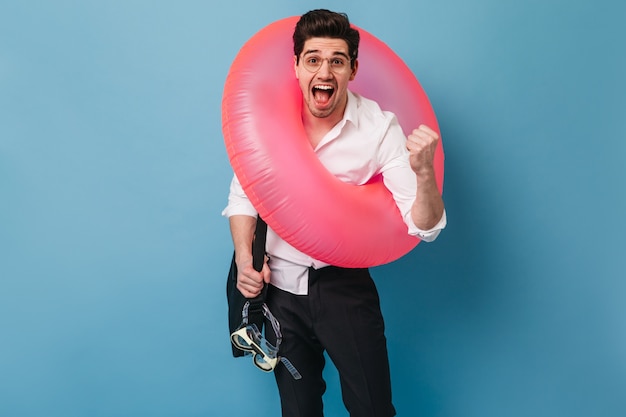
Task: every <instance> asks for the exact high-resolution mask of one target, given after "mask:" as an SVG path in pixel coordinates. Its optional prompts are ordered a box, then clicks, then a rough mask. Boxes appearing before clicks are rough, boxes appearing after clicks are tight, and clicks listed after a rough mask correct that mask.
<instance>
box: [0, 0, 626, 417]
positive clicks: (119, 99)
mask: <svg viewBox="0 0 626 417" xmlns="http://www.w3.org/2000/svg"><path fill="white" fill-rule="evenodd" d="M316 7H327V8H331V9H334V10H339V11H345V12H347V13H348V14H349V15H350V17H351V19H352V21H353V22H354V23H356V24H357V25H359V26H361V27H363V28H364V29H366V30H368V31H370V32H371V33H373V34H374V35H376V36H377V37H379V38H380V39H382V40H383V41H385V42H386V43H387V44H388V45H390V46H391V47H392V48H393V49H394V50H395V51H396V52H397V53H398V54H399V55H400V56H401V57H403V59H405V61H406V62H407V64H408V65H409V66H410V67H411V69H412V70H413V71H414V72H415V74H416V75H417V76H418V78H419V79H420V81H421V83H422V85H423V87H424V88H425V90H426V92H427V93H428V94H429V97H430V98H431V101H432V104H433V106H434V108H435V111H436V113H437V115H438V118H439V122H440V125H441V131H442V134H443V138H444V145H445V150H446V180H445V192H444V197H445V201H446V204H447V209H448V216H449V226H448V228H447V229H446V231H445V232H444V233H443V234H442V235H441V236H440V238H439V239H438V240H437V241H436V242H435V243H432V244H420V245H419V246H418V247H417V248H416V250H414V251H413V252H412V253H410V254H409V255H408V256H406V257H405V258H403V259H402V260H400V261H397V262H395V263H393V264H391V265H386V266H383V267H379V268H376V269H374V271H373V273H374V276H375V278H376V281H377V283H378V285H379V289H380V293H381V297H382V304H383V310H384V313H385V315H386V319H387V334H388V339H389V347H390V354H391V365H392V373H393V380H394V395H395V403H396V406H397V409H398V412H399V415H401V416H413V415H415V416H417V415H420V416H437V417H458V416H464V417H472V416H476V417H503V416H506V417H516V416H525V417H526V416H534V417H544V416H545V417H548V416H550V417H552V416H569V417H577V416H580V417H589V416H602V417H613V416H615V417H618V416H623V415H624V412H625V410H626V395H624V393H625V392H626V320H625V317H626V302H624V298H625V295H626V283H625V280H624V277H625V276H626V273H625V271H626V262H625V258H626V245H625V243H624V236H625V235H626V222H625V221H624V215H625V213H626V191H625V190H626V187H625V179H626V176H625V169H624V163H625V161H626V145H625V143H626V125H625V122H624V119H625V116H626V99H625V97H626V83H625V76H624V74H626V46H625V44H624V40H625V39H626V26H625V25H624V19H625V17H626V6H625V3H624V2H620V1H617V0H616V1H611V0H596V1H590V0H583V1H576V2H572V1H567V0H525V1H513V0H475V1H465V0H443V1H436V2H435V1H422V0H402V1H399V0H389V1H385V2H381V3H378V4H376V3H372V4H367V3H366V2H363V1H360V0H354V1H348V0H346V1H339V0H337V1H325V2H317V1H315V2H314V1H299V2H298V1H293V0H292V1H287V0H283V1H278V0H268V1H264V2H258V1H253V0H239V1H231V2H218V3H215V2H208V1H188V0H186V1H176V2H174V1H171V2H165V1H157V2H155V1H147V0H145V1H140V0H125V1H121V0H120V1H92V2H84V1H77V0H75V1H70V0H59V1H54V2H47V1H34V0H25V1H19V2H18V1H5V2H2V4H1V5H0V415H2V416H7V417H18V416H24V417H26V416H27V417H32V416H46V417H57V416H59V417H61V416H62V417H75V416H81V417H82V416H94V417H96V416H133V417H135V416H151V417H156V416H176V417H187V416H227V415H228V416H233V417H236V416H242V417H244V416H245V417H249V416H251V415H254V416H261V417H263V416H267V417H275V416H277V415H279V405H278V397H277V393H276V389H275V387H274V384H273V378H272V376H271V375H267V374H263V373H261V372H259V371H257V370H256V369H255V368H253V366H252V365H251V363H250V362H248V360H234V359H231V358H230V356H229V344H228V339H227V334H226V322H225V320H226V316H225V309H226V302H225V294H224V279H225V273H226V269H227V267H228V261H229V256H230V253H231V250H232V246H231V243H230V237H229V233H228V227H227V222H226V220H224V219H223V218H222V217H221V216H220V211H221V209H222V208H223V206H224V204H225V199H226V194H227V189H228V182H229V180H230V176H231V171H230V167H229V165H228V160H227V157H226V154H225V151H224V147H223V142H222V137H221V128H220V101H221V93H222V87H223V82H224V79H225V77H226V74H227V71H228V67H229V65H230V63H231V62H232V59H233V58H234V56H235V54H236V53H237V51H238V49H239V48H240V47H241V45H242V44H243V43H244V42H245V41H246V40H247V39H248V38H249V37H250V36H251V35H252V34H254V33H255V32H256V31H257V30H258V29H260V28H261V27H263V26H265V25H267V24H268V23H270V22H272V21H274V20H277V19H280V18H283V17H286V16H291V15H298V14H301V13H303V12H305V11H307V10H309V9H311V8H316ZM384 76H385V75H384V74H381V77H384ZM327 377H328V381H329V392H328V394H327V396H326V403H327V410H328V415H330V416H345V415H347V414H346V413H345V411H344V410H343V406H342V404H341V398H340V394H339V387H338V383H337V381H336V372H335V371H334V369H332V368H329V369H328V372H327Z"/></svg>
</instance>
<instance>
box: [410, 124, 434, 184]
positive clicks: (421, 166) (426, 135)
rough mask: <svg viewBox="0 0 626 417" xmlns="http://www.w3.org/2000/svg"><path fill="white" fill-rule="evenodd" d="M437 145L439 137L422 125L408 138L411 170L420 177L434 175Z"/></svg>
mask: <svg viewBox="0 0 626 417" xmlns="http://www.w3.org/2000/svg"><path fill="white" fill-rule="evenodd" d="M437 143H439V135H438V134H437V132H435V131H434V130H432V129H431V128H430V127H428V126H426V125H420V126H419V127H418V128H417V129H415V130H413V132H412V133H411V134H410V135H409V137H408V138H407V140H406V148H407V149H408V150H409V162H410V163H411V169H413V171H414V172H415V174H417V175H418V176H420V175H432V174H433V160H434V157H435V150H436V149H437Z"/></svg>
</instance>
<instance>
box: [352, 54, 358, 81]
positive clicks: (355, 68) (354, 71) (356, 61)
mask: <svg viewBox="0 0 626 417" xmlns="http://www.w3.org/2000/svg"><path fill="white" fill-rule="evenodd" d="M358 69H359V60H358V59H356V60H355V61H354V68H352V74H351V75H350V81H352V80H354V77H356V73H357V71H358Z"/></svg>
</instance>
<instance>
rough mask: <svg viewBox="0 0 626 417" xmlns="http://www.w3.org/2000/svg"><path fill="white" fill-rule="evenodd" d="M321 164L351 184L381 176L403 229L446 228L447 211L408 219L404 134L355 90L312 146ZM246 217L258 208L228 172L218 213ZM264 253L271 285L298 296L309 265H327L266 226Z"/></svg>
mask: <svg viewBox="0 0 626 417" xmlns="http://www.w3.org/2000/svg"><path fill="white" fill-rule="evenodd" d="M315 153H316V154H317V157H318V158H319V160H320V161H321V163H322V164H323V165H324V166H325V167H326V169H328V170H329V171H330V172H331V173H332V174H334V175H335V176H336V177H337V178H339V179H340V180H342V181H344V182H346V183H350V184H356V185H363V184H365V183H367V182H368V181H369V180H370V179H371V178H372V177H374V176H376V175H378V174H382V177H383V183H384V184H385V186H386V187H387V188H388V189H389V191H391V194H392V195H393V198H394V200H395V202H396V204H397V206H398V208H399V209H400V213H402V216H403V218H404V222H405V223H406V225H407V233H408V234H410V235H412V236H417V237H419V238H420V239H421V240H424V241H427V242H431V241H433V240H435V239H436V238H437V236H438V235H439V232H440V231H441V229H443V228H444V227H445V226H446V213H445V211H444V213H443V216H442V218H441V220H440V221H439V223H438V224H437V225H436V226H435V227H433V228H432V229H430V230H421V229H419V228H417V227H416V226H415V224H414V223H413V220H412V218H411V206H412V205H413V201H414V200H415V194H416V187H417V180H416V176H415V173H414V172H413V170H412V169H411V166H410V164H409V153H408V150H407V149H406V136H405V135H404V133H403V132H402V128H401V127H400V124H399V123H398V121H397V119H396V117H395V115H394V114H393V113H390V112H386V111H382V110H381V109H380V107H379V106H378V104H377V103H376V102H374V101H372V100H369V99H366V98H364V97H362V96H360V95H358V94H356V93H352V92H350V91H349V92H348V103H347V106H346V110H345V112H344V117H343V119H342V120H341V121H340V122H339V123H337V124H336V125H335V126H334V127H333V128H332V129H331V130H330V131H329V132H328V133H327V134H326V135H325V136H324V138H322V140H321V141H320V143H319V144H318V145H317V147H316V148H315ZM238 214H243V215H249V216H253V217H256V216H257V211H256V209H255V208H254V207H253V206H252V203H250V200H248V198H247V196H246V194H245V193H244V191H243V188H242V187H241V184H240V183H239V180H238V179H237V176H233V180H232V182H231V185H230V193H229V196H228V205H227V207H226V208H225V209H224V211H223V212H222V215H224V216H226V217H230V216H232V215H238ZM266 247H267V253H268V255H269V256H270V264H269V266H270V269H271V271H272V273H271V283H272V285H274V286H276V287H278V288H280V289H282V290H284V291H288V292H291V293H293V294H298V295H306V294H307V292H308V268H309V267H310V266H312V267H314V268H316V269H317V268H321V267H324V266H327V265H328V264H325V263H323V262H321V261H319V260H316V259H313V258H311V257H310V256H308V255H306V254H304V253H302V252H300V251H299V250H297V249H296V248H294V247H293V246H291V245H290V244H289V243H287V242H285V241H284V240H283V239H281V238H280V237H279V236H278V235H277V234H276V233H275V232H274V231H273V230H272V229H271V228H270V227H268V229H267V243H266Z"/></svg>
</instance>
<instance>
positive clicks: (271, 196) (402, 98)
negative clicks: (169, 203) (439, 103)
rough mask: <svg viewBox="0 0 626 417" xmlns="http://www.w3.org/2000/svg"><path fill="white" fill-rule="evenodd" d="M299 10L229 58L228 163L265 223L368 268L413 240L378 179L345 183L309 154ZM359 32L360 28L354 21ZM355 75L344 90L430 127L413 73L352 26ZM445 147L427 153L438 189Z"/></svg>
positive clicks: (324, 253) (409, 125)
mask: <svg viewBox="0 0 626 417" xmlns="http://www.w3.org/2000/svg"><path fill="white" fill-rule="evenodd" d="M297 20H298V17H290V18H286V19H282V20H279V21H276V22H274V23H272V24H270V25H268V26H266V27H265V28H263V29H262V30H260V31H259V32H258V33H256V34H255V35H254V36H253V37H252V38H251V39H250V40H249V41H248V42H247V43H246V44H245V45H244V46H243V48H242V49H241V51H240V52H239V53H238V55H237V57H236V58H235V60H234V62H233V64H232V66H231V68H230V71H229V74H228V77H227V79H226V82H225V86H224V96H223V100H222V129H223V133H224V140H225V143H226V151H227V153H228V157H229V159H230V163H231V165H232V167H233V170H234V172H235V174H236V175H237V177H238V178H239V181H240V182H241V184H242V186H243V189H244V191H245V193H246V195H247V196H248V198H249V199H250V201H251V203H252V204H253V205H254V207H255V208H256V210H257V211H258V212H259V214H260V215H261V217H263V218H264V219H265V221H266V222H267V224H268V225H269V226H270V227H271V228H272V229H273V230H274V231H275V232H276V233H278V235H279V236H280V237H282V238H283V239H284V240H285V241H287V242H288V243H290V244H291V245H293V246H294V247H295V248H297V249H299V250H300V251H302V252H304V253H306V254H307V255H309V256H312V257H313V258H315V259H319V260H321V261H323V262H326V263H329V264H332V265H337V266H344V267H355V268H356V267H371V266H376V265H381V264H385V263H388V262H391V261H394V260H396V259H398V258H400V257H401V256H403V255H405V254H406V253H407V252H409V251H410V250H411V249H413V248H414V247H415V245H417V243H418V242H419V239H417V238H415V237H412V236H409V235H408V234H407V226H406V224H405V223H404V222H403V220H402V218H401V216H400V212H399V210H398V209H397V206H396V205H395V203H394V201H393V198H392V196H391V193H390V192H389V191H388V190H387V189H386V188H385V187H384V186H383V184H382V181H381V180H380V178H374V179H373V180H372V181H371V182H370V183H368V184H367V185H361V186H357V185H351V184H346V183H343V182H342V181H340V180H339V179H337V178H336V177H335V176H333V175H332V174H331V173H329V172H328V171H327V170H326V168H325V167H324V166H323V165H322V164H321V163H320V161H319V160H318V159H317V157H316V155H315V153H314V152H313V150H312V148H311V146H310V144H309V141H308V140H307V139H306V135H305V133H304V128H303V126H302V121H301V115H300V114H301V113H300V112H301V106H302V94H301V92H300V89H299V87H298V83H297V80H296V78H295V75H294V72H293V45H292V40H291V38H292V34H293V29H294V27H295V24H296V22H297ZM357 29H358V28H357ZM359 31H360V34H361V44H360V48H359V62H360V63H359V72H358V74H357V76H356V79H355V80H354V81H352V83H351V84H350V89H351V90H352V91H355V92H358V93H360V94H361V95H363V96H365V97H368V98H371V99H373V100H376V101H377V102H378V103H379V104H380V107H381V108H383V109H385V110H389V111H392V112H394V113H395V114H396V116H397V117H398V120H399V122H400V124H401V126H402V128H403V130H404V132H405V133H409V132H411V131H412V130H413V129H414V128H416V127H417V126H419V125H420V124H426V125H428V126H430V127H431V128H433V129H435V130H438V124H437V120H436V118H435V114H434V112H433V110H432V108H431V106H430V103H429V101H428V98H427V97H426V94H425V93H424V91H423V89H422V88H421V86H420V84H419V83H418V81H417V79H416V78H415V76H413V74H412V73H411V71H410V70H409V68H408V67H407V66H406V65H405V64H404V62H403V61H402V60H401V59H400V58H399V57H398V56H397V55H396V54H395V53H394V52H393V51H392V50H391V49H390V48H389V47H388V46H386V45H385V44H384V43H383V42H381V41H380V40H378V39H377V38H375V37H374V36H373V35H371V34H369V33H367V32H366V31H364V30H362V29H359ZM443 159H444V157H443V148H442V146H441V142H440V145H439V148H438V149H437V153H436V155H435V172H436V178H437V185H438V187H439V190H440V191H441V190H442V187H443Z"/></svg>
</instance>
